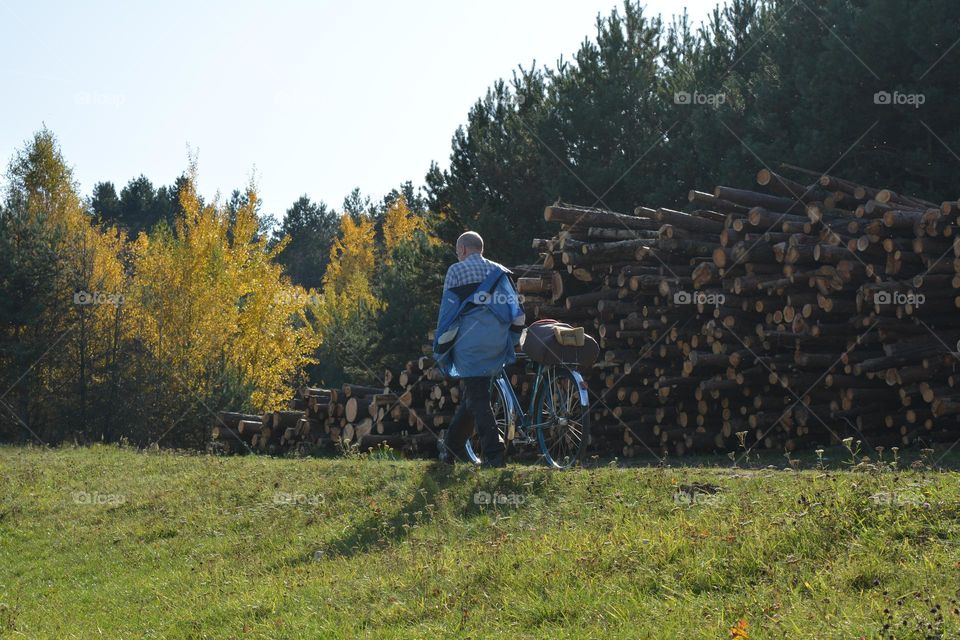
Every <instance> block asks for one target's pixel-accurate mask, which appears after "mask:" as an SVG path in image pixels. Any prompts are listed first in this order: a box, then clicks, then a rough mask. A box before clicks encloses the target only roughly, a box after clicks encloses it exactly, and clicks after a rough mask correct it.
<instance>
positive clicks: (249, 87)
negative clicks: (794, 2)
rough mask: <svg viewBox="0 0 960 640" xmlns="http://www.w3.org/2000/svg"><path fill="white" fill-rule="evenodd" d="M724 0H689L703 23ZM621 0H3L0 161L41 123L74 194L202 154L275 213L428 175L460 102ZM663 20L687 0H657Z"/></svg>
mask: <svg viewBox="0 0 960 640" xmlns="http://www.w3.org/2000/svg"><path fill="white" fill-rule="evenodd" d="M715 4H716V0H689V1H688V2H687V3H685V5H686V9H687V12H688V14H689V16H690V18H691V21H692V22H693V23H694V24H699V23H700V22H701V21H702V20H703V19H705V17H706V15H707V13H708V12H709V11H710V10H711V9H712V7H713V6H714V5H715ZM617 6H621V3H620V2H615V1H613V0H512V1H506V0H485V1H484V2H469V3H468V2H452V1H450V0H448V1H446V2H442V1H437V2H431V1H428V0H409V1H407V2H349V1H343V2H287V1H284V0H275V1H271V2H243V1H240V2H219V1H218V2H207V1H194V2H180V1H178V0H172V1H169V2H168V1H165V2H152V3H147V2H44V1H42V0H41V1H36V2H18V3H14V2H10V1H9V0H0V60H3V62H2V63H0V75H2V84H0V86H2V87H3V89H2V94H3V95H0V161H2V162H3V164H4V167H5V166H6V164H7V162H8V161H9V159H10V157H11V156H12V155H13V153H14V152H15V151H16V150H17V149H19V148H21V147H22V146H23V144H24V142H25V141H26V140H27V139H29V138H30V137H31V136H32V135H33V133H35V132H36V131H37V130H38V129H40V128H41V127H42V126H43V125H44V124H46V126H47V127H48V128H50V129H51V130H52V131H53V132H54V134H55V135H56V136H57V138H58V140H59V142H60V146H61V150H62V151H63V154H64V156H65V158H66V159H67V161H68V163H69V164H70V165H71V166H72V167H73V170H74V177H75V178H76V180H77V181H78V182H79V185H80V190H81V194H82V195H84V196H87V195H89V194H90V192H91V191H92V189H93V186H94V185H95V184H96V183H97V182H100V181H112V182H113V183H114V184H115V185H116V187H117V191H118V193H119V191H120V189H121V187H122V186H123V185H125V184H126V183H127V182H128V181H129V180H130V179H131V178H134V177H136V176H138V175H140V174H144V175H146V176H147V177H148V178H149V179H150V180H151V181H152V182H153V183H154V186H160V185H162V184H170V183H172V182H173V180H174V179H175V178H176V176H178V175H179V174H181V173H182V172H183V171H184V170H185V169H186V167H187V163H188V158H189V154H190V153H195V154H196V156H197V159H198V164H199V190H200V192H201V193H203V194H204V195H205V196H208V197H210V196H212V195H213V194H214V193H215V192H217V191H220V193H221V194H222V195H223V196H224V197H227V196H229V194H230V192H231V191H232V190H233V189H236V188H243V187H245V186H246V185H247V184H248V183H249V182H250V179H251V177H252V178H253V179H254V180H255V181H256V184H257V186H258V191H259V194H260V197H261V199H262V200H263V203H264V204H263V207H264V209H263V210H264V212H265V213H273V214H275V215H277V216H278V217H282V214H283V212H284V211H285V210H286V209H287V208H288V207H289V206H290V205H291V204H292V203H293V202H294V201H295V200H296V199H297V198H298V197H299V196H300V195H302V194H306V195H308V196H309V197H310V198H311V199H313V200H317V201H319V200H323V201H325V202H327V203H328V204H330V205H333V206H334V207H336V208H337V209H339V208H340V205H341V203H342V201H343V198H344V197H345V196H346V195H347V194H348V193H349V192H350V191H351V190H353V188H354V187H359V188H360V189H361V191H362V192H363V193H364V194H366V195H370V196H371V197H373V198H374V199H375V200H377V199H379V198H380V197H382V196H383V195H384V194H386V193H387V192H389V191H390V189H392V188H394V187H397V186H399V185H400V184H401V183H402V182H404V181H406V180H411V181H413V183H414V184H415V185H422V184H423V178H424V175H425V174H426V172H427V170H428V169H429V167H430V162H431V161H436V162H438V163H439V164H440V166H441V167H446V166H448V164H449V155H450V148H451V147H450V142H451V138H452V136H453V134H454V132H455V130H456V128H457V126H458V125H460V124H463V123H465V122H466V119H467V113H468V111H469V109H470V107H471V106H472V105H473V103H474V102H475V101H476V100H477V99H478V98H480V97H481V96H482V95H483V94H484V93H485V92H486V90H487V88H488V87H489V86H490V85H492V84H493V83H494V82H495V81H496V80H497V79H499V78H509V77H510V76H511V74H512V72H513V71H514V70H515V69H516V68H517V67H518V65H523V66H524V67H529V66H531V65H532V64H533V62H534V61H536V64H537V66H543V65H547V66H551V67H552V66H554V65H555V63H556V61H557V60H558V59H559V58H560V56H561V55H562V56H563V57H564V58H566V59H569V58H570V57H571V55H572V54H573V53H574V52H575V51H576V50H577V49H578V47H579V45H580V43H582V42H583V40H584V39H585V38H588V37H589V38H591V39H592V38H593V37H594V36H595V33H596V27H595V22H596V17H597V14H598V13H600V14H603V15H604V16H606V15H608V14H609V13H610V11H611V10H612V9H613V8H614V7H617ZM645 6H646V8H647V13H648V15H655V14H662V15H664V17H665V18H667V17H669V16H670V15H672V14H674V13H678V12H682V11H683V9H684V4H680V3H676V2H670V1H669V0H649V1H648V2H646V3H645Z"/></svg>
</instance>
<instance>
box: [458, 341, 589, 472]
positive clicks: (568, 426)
mask: <svg viewBox="0 0 960 640" xmlns="http://www.w3.org/2000/svg"><path fill="white" fill-rule="evenodd" d="M517 359H518V360H528V358H527V357H526V356H525V355H524V354H517ZM571 366H572V365H566V364H563V365H546V364H538V365H537V376H536V378H535V380H534V384H533V392H532V394H531V395H530V406H529V409H528V410H527V412H524V411H523V408H522V407H521V406H520V405H521V403H520V399H519V398H517V395H516V393H515V392H514V390H513V386H512V385H511V384H510V380H509V379H508V378H507V374H506V371H505V370H501V371H500V372H499V373H498V374H497V375H496V376H494V377H493V378H492V379H491V380H490V387H491V388H490V400H491V402H490V404H491V408H492V409H493V416H494V418H495V419H496V421H497V430H498V431H499V433H500V438H501V439H502V440H503V445H504V448H505V454H507V453H509V451H510V448H511V446H529V445H532V444H534V443H536V444H537V445H538V446H539V447H540V453H541V454H542V455H543V458H544V461H545V462H546V463H547V465H548V466H550V467H553V468H555V469H568V468H570V467H572V466H574V465H576V464H577V463H578V462H580V461H581V460H582V459H583V456H584V454H585V453H586V450H587V446H588V445H589V443H590V408H589V406H588V397H587V383H586V381H585V380H584V379H583V376H582V375H581V374H580V372H578V371H577V370H576V369H573V368H571ZM466 449H467V455H468V456H469V458H470V460H471V461H472V462H473V463H474V464H479V463H480V461H481V458H480V440H479V437H478V435H477V433H476V430H474V434H473V435H472V436H471V437H470V438H469V439H468V440H467V446H466Z"/></svg>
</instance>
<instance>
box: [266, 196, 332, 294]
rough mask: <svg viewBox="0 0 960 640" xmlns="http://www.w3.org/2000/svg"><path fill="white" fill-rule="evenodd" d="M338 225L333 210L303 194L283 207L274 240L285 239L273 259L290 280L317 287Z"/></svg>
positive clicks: (306, 286) (321, 278) (309, 287)
mask: <svg viewBox="0 0 960 640" xmlns="http://www.w3.org/2000/svg"><path fill="white" fill-rule="evenodd" d="M338 226H339V216H338V215H337V213H336V212H335V211H334V210H333V209H330V208H328V207H327V205H326V204H325V203H323V202H320V203H314V202H312V201H311V200H310V198H308V197H307V196H306V195H303V196H300V198H299V199H298V200H297V201H296V202H294V203H293V206H291V207H290V208H289V209H287V213H286V215H285V216H284V218H283V222H282V223H281V224H280V227H279V229H278V230H277V231H276V232H275V234H274V242H278V241H279V240H281V239H283V238H289V242H288V243H287V244H286V246H284V248H283V250H282V251H281V252H280V254H279V256H278V257H277V260H279V262H280V264H282V265H283V266H284V269H285V271H286V273H287V275H288V276H290V278H291V279H292V280H293V281H294V283H296V284H298V285H300V286H302V287H304V288H307V289H313V288H317V287H319V286H320V284H321V283H322V282H323V275H324V273H325V272H326V269H327V263H328V261H329V258H330V249H331V247H332V246H333V243H334V240H336V237H337V228H338Z"/></svg>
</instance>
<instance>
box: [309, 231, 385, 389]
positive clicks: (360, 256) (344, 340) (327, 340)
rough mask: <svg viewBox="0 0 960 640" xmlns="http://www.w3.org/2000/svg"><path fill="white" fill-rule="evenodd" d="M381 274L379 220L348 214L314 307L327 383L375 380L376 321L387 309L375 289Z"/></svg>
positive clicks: (324, 378) (321, 366) (321, 372)
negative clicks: (371, 361) (372, 365)
mask: <svg viewBox="0 0 960 640" xmlns="http://www.w3.org/2000/svg"><path fill="white" fill-rule="evenodd" d="M376 273H377V250H376V231H375V229H374V224H373V220H371V219H370V217H369V216H359V217H357V218H356V219H355V218H354V217H353V216H352V215H350V214H344V215H343V216H342V217H341V219H340V232H339V236H338V238H337V240H336V241H335V242H334V243H333V246H332V247H331V249H330V262H329V264H328V266H327V270H326V273H325V274H324V276H323V288H322V290H321V291H320V293H319V294H318V295H317V296H316V297H315V300H316V303H315V304H314V305H313V307H312V309H311V311H312V316H313V318H314V320H315V326H316V327H317V331H318V332H319V334H320V336H321V343H322V346H321V349H320V355H319V359H320V367H319V372H320V376H321V380H322V381H324V382H328V383H335V382H339V381H341V380H346V379H352V380H358V381H368V380H371V379H372V378H373V372H372V370H370V369H369V368H368V362H369V359H370V354H371V352H372V349H373V348H374V346H375V343H376V336H375V332H374V324H373V323H374V320H375V317H376V314H377V313H379V312H380V311H381V310H382V309H383V303H382V302H381V301H380V299H379V298H378V297H377V295H376V293H375V288H374V279H375V277H376Z"/></svg>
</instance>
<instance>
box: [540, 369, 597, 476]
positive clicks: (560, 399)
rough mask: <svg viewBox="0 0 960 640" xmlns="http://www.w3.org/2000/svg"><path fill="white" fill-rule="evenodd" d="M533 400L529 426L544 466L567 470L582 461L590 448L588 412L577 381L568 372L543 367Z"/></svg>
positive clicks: (588, 409) (576, 378)
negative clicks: (533, 432) (541, 455)
mask: <svg viewBox="0 0 960 640" xmlns="http://www.w3.org/2000/svg"><path fill="white" fill-rule="evenodd" d="M542 376H543V377H542V380H541V381H540V385H539V388H538V389H537V397H536V398H535V399H534V403H533V407H534V413H533V426H534V427H535V428H536V431H537V442H538V443H539V445H540V452H541V453H542V454H543V457H544V460H545V461H546V463H547V464H548V465H549V466H551V467H554V468H556V469H567V468H569V467H572V466H574V465H575V464H577V463H578V462H580V461H581V460H582V459H583V456H584V454H585V453H586V451H587V446H588V445H589V444H590V408H589V407H588V406H587V403H586V402H585V401H584V400H583V399H582V397H581V394H580V391H581V389H580V380H582V378H580V377H579V376H578V375H575V374H574V373H573V372H572V371H571V370H570V369H566V368H563V367H544V368H543V372H542Z"/></svg>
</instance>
